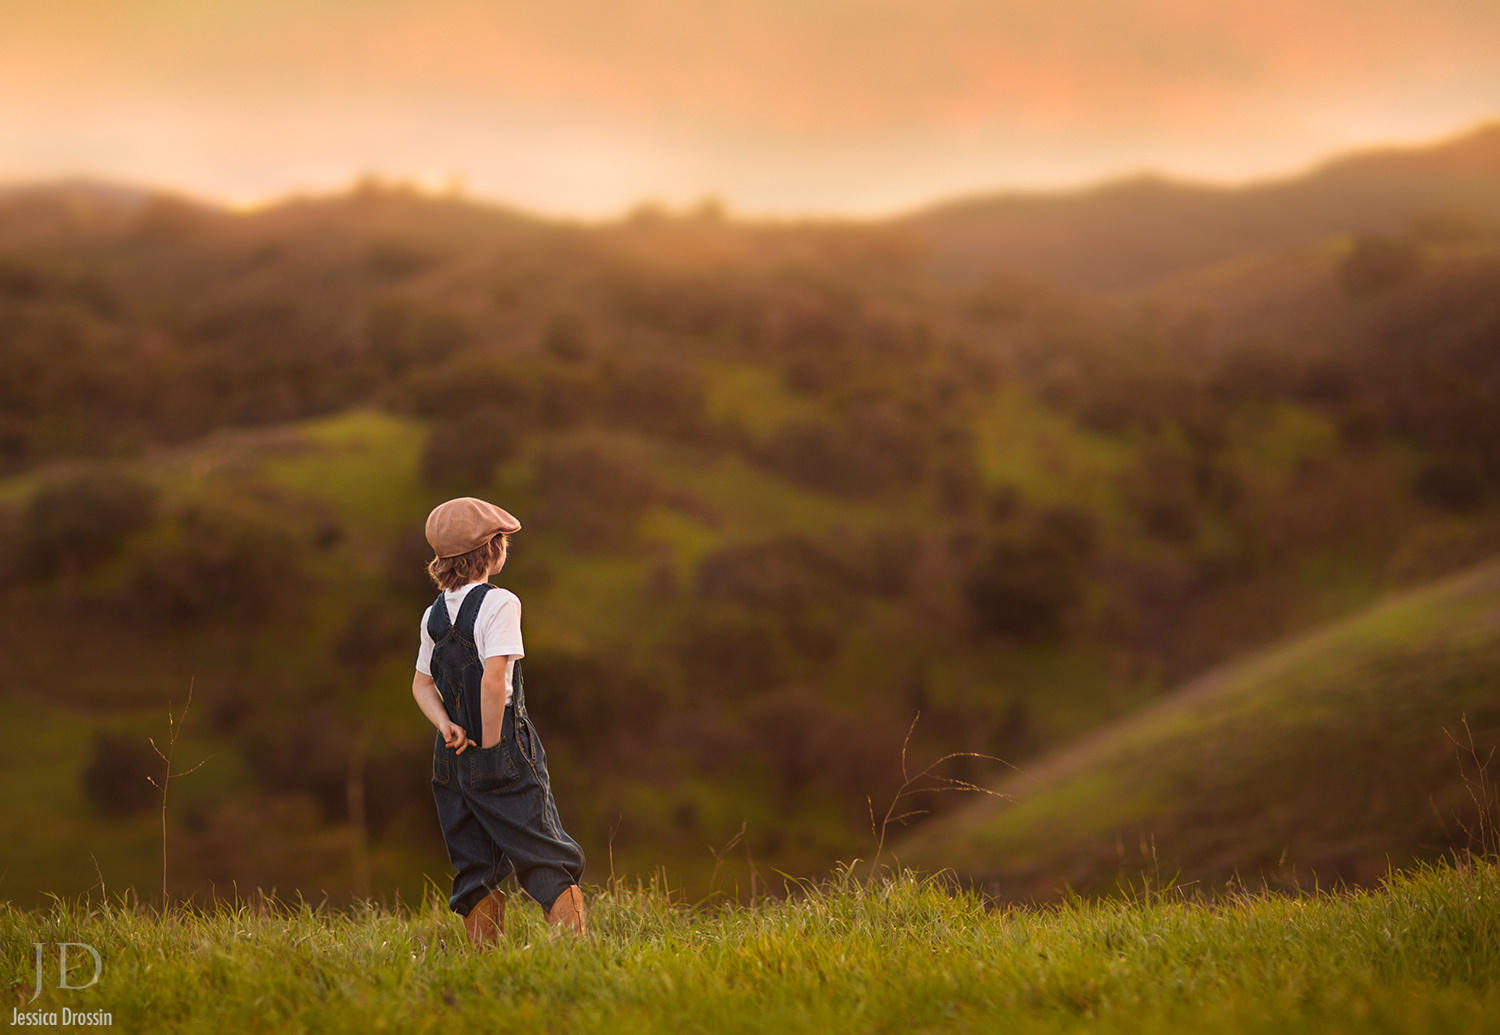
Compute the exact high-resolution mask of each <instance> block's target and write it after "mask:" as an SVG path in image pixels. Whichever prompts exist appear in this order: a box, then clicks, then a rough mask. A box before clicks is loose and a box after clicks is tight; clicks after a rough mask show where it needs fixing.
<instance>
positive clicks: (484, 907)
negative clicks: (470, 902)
mask: <svg viewBox="0 0 1500 1035" xmlns="http://www.w3.org/2000/svg"><path fill="white" fill-rule="evenodd" d="M464 931H465V932H466V933H467V934H468V936H469V944H470V945H472V946H474V948H476V949H483V948H487V947H488V946H491V945H494V944H496V943H497V942H499V941H500V938H501V936H502V935H504V934H505V892H503V891H501V890H500V889H499V888H496V889H495V890H494V891H491V892H490V893H489V894H488V895H486V896H485V897H484V898H482V899H480V900H479V902H478V904H477V905H475V907H474V908H473V909H471V910H469V914H468V915H467V916H465V917H464Z"/></svg>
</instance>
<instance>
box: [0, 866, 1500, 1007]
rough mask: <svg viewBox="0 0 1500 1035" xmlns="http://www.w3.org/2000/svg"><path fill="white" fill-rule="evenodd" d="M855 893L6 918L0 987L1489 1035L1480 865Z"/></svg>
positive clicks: (100, 909)
mask: <svg viewBox="0 0 1500 1035" xmlns="http://www.w3.org/2000/svg"><path fill="white" fill-rule="evenodd" d="M853 872H854V867H853V866H852V865H851V866H849V867H845V868H841V869H840V870H839V871H838V872H837V873H836V874H835V875H834V876H832V877H830V878H828V879H826V880H824V881H822V882H820V883H817V884H811V883H806V884H801V885H799V886H797V887H795V888H789V890H790V891H792V893H791V894H789V895H787V896H786V897H784V898H764V899H761V900H759V901H757V902H755V903H752V904H748V905H746V904H726V903H718V902H705V903H699V904H697V905H696V906H691V907H690V906H688V905H686V904H685V903H683V902H681V901H678V900H677V899H676V898H675V895H674V893H673V892H672V891H671V890H670V889H668V888H666V886H665V885H664V884H662V883H660V882H656V881H653V882H650V883H644V882H641V881H637V882H636V883H635V884H634V885H633V886H626V885H624V884H623V883H616V884H615V885H614V886H613V887H609V888H600V887H595V888H590V889H588V890H589V902H590V905H591V914H590V927H591V931H590V937H589V939H588V940H587V941H586V942H585V943H583V944H578V943H574V942H572V941H571V940H569V939H567V938H566V937H565V936H559V935H557V934H556V932H554V931H553V930H552V929H549V928H547V927H546V926H545V925H544V924H543V922H542V920H541V917H540V913H539V911H538V910H537V908H536V906H535V905H534V904H533V903H531V902H530V901H529V900H522V899H518V898H517V897H512V899H511V903H510V905H511V908H510V909H509V910H508V912H507V925H508V931H507V935H506V938H505V940H504V941H503V943H502V945H501V946H500V947H499V948H498V949H497V950H495V951H492V952H488V953H473V952H471V951H469V950H468V949H467V947H466V946H465V944H464V942H463V933H462V929H461V926H460V924H459V922H458V920H457V918H456V917H454V916H453V915H452V914H450V913H448V912H447V911H446V909H445V907H444V906H443V905H442V904H441V903H440V902H439V901H438V900H437V899H436V898H435V897H431V898H429V899H428V900H426V901H424V902H422V903H421V904H418V905H415V906H408V907H401V906H397V907H395V908H384V907H380V906H375V905H365V906H363V907H360V908H356V909H353V910H348V911H333V910H329V909H327V908H324V907H322V906H318V905H312V904H308V903H297V904H294V905H287V904H284V903H278V902H275V901H274V900H270V899H265V898H262V899H258V900H255V901H252V902H251V903H249V904H243V905H239V906H233V907H230V906H222V907H219V908H217V909H212V910H193V909H187V908H176V909H172V910H170V911H167V912H166V913H165V914H161V913H156V912H152V911H150V910H144V909H141V908H138V907H135V906H134V905H133V904H132V903H131V902H130V901H128V900H123V899H113V900H109V901H105V902H98V901H93V900H88V899H79V900H74V901H66V900H61V899H59V900H57V901H56V903H55V905H54V906H53V907H52V908H50V909H48V910H45V911H37V912H25V911H20V910H17V909H15V908H12V907H9V906H4V905H0V948H3V959H4V964H3V965H4V967H5V970H4V972H3V973H0V981H3V982H4V984H5V987H7V988H9V989H10V991H11V999H12V1003H13V1004H16V1005H17V1006H18V1007H20V1008H24V1009H28V1010H34V1009H43V1010H55V1011H61V1010H62V1009H63V1008H64V1007H69V1008H71V1009H74V1010H108V1011H109V1012H110V1014H111V1017H112V1020H113V1030H116V1031H124V1032H135V1031H190V1032H191V1031H212V1032H222V1031H243V1030H256V1031H260V1030H288V1031H319V1032H322V1031H360V1032H363V1031H438V1030H464V1029H468V1030H481V1031H484V1030H494V1029H495V1028H497V1027H499V1026H501V1025H504V1026H505V1027H506V1028H508V1029H515V1030H534V1029H538V1028H545V1029H548V1030H567V1031H573V1032H591V1031H608V1032H610V1033H611V1035H622V1033H629V1032H647V1031H660V1030H664V1029H671V1030H674V1031H678V1032H751V1031H775V1032H796V1031H871V1032H884V1031H892V1032H895V1031H900V1032H907V1031H935V1030H943V1031H1018V1032H1052V1031H1071V1030H1088V1031H1093V1032H1147V1031H1149V1032H1170V1031H1193V1032H1202V1031H1205V1030H1211V1031H1223V1032H1271V1031H1275V1032H1299V1031H1317V1032H1328V1031H1391V1032H1396V1031H1467V1032H1494V1031H1500V866H1497V865H1496V861H1495V860H1494V859H1487V860H1477V861H1476V860H1469V861H1467V862H1465V863H1463V864H1462V865H1450V864H1424V865H1422V866H1420V867H1418V868H1416V869H1414V870H1411V871H1406V872H1400V871H1398V872H1392V873H1390V874H1389V875H1388V876H1387V879H1386V880H1385V881H1384V882H1383V883H1382V885H1381V887H1379V888H1378V889H1374V890H1367V891H1358V892H1340V893H1327V892H1314V893H1304V894H1301V895H1297V896H1278V895H1273V894H1265V893H1260V894H1251V893H1247V892H1240V893H1237V894H1233V895H1230V896H1227V897H1224V898H1220V899H1217V900H1212V901H1209V900H1202V901H1194V900H1190V899H1189V898H1187V897H1186V896H1183V895H1171V894H1168V895H1165V896H1163V895H1159V894H1144V893H1142V894H1136V895H1133V896H1128V897H1116V898H1111V899H1105V900H1100V901H1093V902H1087V901H1084V900H1081V899H1076V898H1075V899H1071V900H1069V901H1066V902H1063V903H1060V904H1057V905H1053V906H1046V907H1003V908H998V907H995V906H994V904H993V903H991V902H988V901H987V900H985V899H984V898H983V897H981V896H979V895H978V894H976V893H973V892H968V891H960V890H957V889H955V888H954V887H953V886H952V885H951V882H949V881H947V880H945V879H943V875H934V876H921V875H918V874H916V873H914V872H913V871H899V870H898V871H896V872H887V873H885V874H884V875H883V876H882V877H881V878H880V879H878V880H876V881H873V882H869V883H865V882H862V881H860V880H859V879H857V878H856V877H854V876H853ZM60 941H75V942H78V941H81V942H86V943H88V944H90V945H93V946H95V947H96V948H97V949H98V950H99V952H100V954H101V958H102V960H103V964H104V968H103V973H102V977H101V979H100V980H99V982H98V983H97V984H96V985H95V986H93V987H91V988H88V989H86V990H83V991H62V990H58V989H56V988H52V987H46V988H44V990H43V992H42V994H41V996H40V998H38V999H37V1000H36V1002H35V1003H32V1004H30V1005H29V1006H28V1005H26V1003H25V1000H27V999H29V997H30V996H31V991H32V988H33V985H34V982H35V976H34V969H33V968H34V958H35V957H34V955H33V953H34V949H33V945H34V944H35V943H37V942H42V943H45V944H49V945H50V943H56V942H60ZM52 951H53V952H54V955H52V956H49V957H47V961H48V963H49V965H50V967H51V968H55V965H56V962H55V950H52ZM89 969H90V967H89V965H88V964H87V962H84V963H83V964H82V965H81V967H80V968H79V972H78V974H77V976H76V977H75V978H74V980H75V983H76V982H81V981H82V980H85V979H86V978H87V974H88V971H89ZM48 973H49V974H51V973H55V970H53V969H49V971H48ZM50 983H51V982H50V981H49V982H48V984H50Z"/></svg>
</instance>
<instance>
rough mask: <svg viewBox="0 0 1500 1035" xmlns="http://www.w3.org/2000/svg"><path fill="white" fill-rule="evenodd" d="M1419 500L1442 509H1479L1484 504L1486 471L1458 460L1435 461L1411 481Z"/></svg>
mask: <svg viewBox="0 0 1500 1035" xmlns="http://www.w3.org/2000/svg"><path fill="white" fill-rule="evenodd" d="M1412 491H1413V492H1414V493H1415V494H1416V496H1417V498H1418V499H1420V500H1422V501H1424V502H1426V503H1431V504H1432V505H1433V506H1436V507H1441V508H1442V509H1443V510H1450V511H1455V512H1464V511H1472V510H1478V509H1479V507H1481V506H1482V505H1483V504H1484V494H1485V479H1484V472H1483V470H1482V469H1481V468H1480V467H1479V466H1478V465H1477V464H1473V463H1465V462H1464V461H1462V460H1458V459H1442V460H1435V461H1433V462H1432V463H1429V464H1427V465H1426V466H1424V467H1423V468H1422V469H1421V470H1420V471H1418V472H1417V476H1416V478H1415V479H1414V480H1413V482H1412Z"/></svg>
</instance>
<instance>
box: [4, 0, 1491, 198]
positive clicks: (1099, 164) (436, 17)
mask: <svg viewBox="0 0 1500 1035" xmlns="http://www.w3.org/2000/svg"><path fill="white" fill-rule="evenodd" d="M0 17H3V23H0V24H3V26H4V28H3V33H0V179H3V180H17V179H29V178H33V177H40V176H49V175H55V174H61V173H88V174H95V175H103V176H109V177H117V178H120V179H123V180H128V181H131V182H142V183H149V184H158V185H162V186H169V187H176V188H179V189H182V190H186V191H188V192H190V193H194V194H198V195H203V196H208V197H214V198H222V199H225V200H230V201H234V202H237V203H251V202H256V201H263V200H267V199H271V198H275V197H278V196H282V195H285V194H287V193H290V192H293V191H298V190H301V191H315V192H322V191H329V190H338V189H342V188H343V187H344V186H346V185H347V184H348V183H349V182H350V181H351V180H353V179H354V178H355V177H356V176H358V175H359V174H361V173H363V172H367V171H368V172H376V173H379V174H382V175H386V176H391V177H409V178H415V179H418V180H419V181H421V182H423V183H427V184H430V185H432V186H434V187H436V186H438V185H440V184H443V183H446V182H447V181H448V180H449V178H450V177H452V176H457V177H460V178H461V179H462V182H463V184H464V187H465V189H466V190H467V191H468V192H469V193H470V194H473V195H478V196H483V197H489V198H495V199H499V200H502V201H505V202H508V203H511V204H514V205H518V206H520V207H523V208H526V209H529V210H532V211H535V212H539V213H544V214H549V215H576V216H583V217H598V216H609V215H614V214H618V213H619V212H620V211H622V210H624V209H626V208H628V207H629V206H630V205H631V204H633V203H635V202H636V201H639V200H641V199H643V198H656V199H660V200H661V201H663V202H665V203H666V204H668V205H671V206H673V207H677V206H680V205H686V204H689V203H691V202H693V201H694V200H696V199H697V198H699V197H701V196H703V195H706V194H714V195H717V196H719V197H721V198H723V199H724V200H725V201H726V202H727V203H728V206H729V208H730V210H731V211H732V212H734V213H736V214H744V215H760V214H776V215H792V214H801V213H839V214H851V215H876V214H883V213H888V212H894V211H900V210H903V209H908V208H912V207H916V206H918V205H920V204H923V203H925V202H928V201H931V200H934V199H938V198H943V197H948V196H952V195H956V194H962V193H968V192H972V191H983V190H992V189H999V188H1003V187H1031V186H1044V185H1071V184H1077V183H1081V182H1087V181H1092V180H1097V179H1100V178H1104V177H1108V176H1112V175H1117V174H1120V173H1125V172H1131V171H1137V170H1140V169H1142V168H1148V167H1149V168H1155V169H1159V170H1163V171H1166V172H1169V173H1174V174H1178V175H1184V176H1192V177H1199V178H1208V179H1215V180H1240V179H1245V178H1249V177H1255V176H1262V175H1268V174H1278V173H1283V172H1287V171H1292V170H1295V169H1297V168H1299V167H1301V166H1304V165H1305V164H1307V163H1309V162H1311V161H1313V160H1315V159H1318V158H1320V157H1323V156H1325V155H1327V154H1329V153H1331V152H1335V151H1339V150H1342V149H1345V148H1348V147H1350V146H1355V145H1361V144H1366V143H1371V142H1377V141H1420V140H1426V139H1431V138H1435V137H1441V136H1445V135H1449V134H1451V133H1453V132H1455V131H1458V130H1461V129H1463V128H1465V127H1467V126H1469V125H1471V124H1473V123H1475V122H1478V121H1481V120H1487V119H1493V118H1496V117H1500V0H1417V2H1404V0H1253V2H1246V0H1052V2H1051V3H1043V2H1042V0H753V2H752V0H675V2H672V0H538V2H532V3H514V2H505V0H490V2H484V3H476V2H471V0H425V2H421V3H414V2H408V0H156V2H151V3H145V2H137V3H121V2H111V0H0Z"/></svg>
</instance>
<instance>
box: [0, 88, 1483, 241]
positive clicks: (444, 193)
mask: <svg viewBox="0 0 1500 1035" xmlns="http://www.w3.org/2000/svg"><path fill="white" fill-rule="evenodd" d="M1497 131H1500V114H1496V115H1494V116H1489V117H1486V118H1483V119H1480V120H1478V121H1476V122H1468V123H1466V124H1465V125H1464V126H1463V127H1462V128H1457V129H1452V130H1448V131H1446V132H1444V133H1441V134H1437V135H1429V136H1424V137H1420V138H1404V139H1389V138H1387V139H1383V140H1376V141H1370V142H1368V143H1364V144H1356V145H1352V146H1349V147H1345V148H1341V149H1335V150H1330V151H1328V152H1325V153H1324V154H1323V155H1321V156H1320V157H1316V158H1312V159H1310V160H1306V161H1303V162H1301V163H1298V164H1296V165H1290V166H1286V167H1283V168H1282V169H1281V170H1279V171H1268V172H1259V173H1252V174H1249V175H1247V176H1243V177H1238V178H1223V177H1214V176H1194V175H1186V174H1179V173H1175V172H1172V171H1170V170H1167V169H1163V168H1162V167H1160V166H1154V165H1137V166H1133V167H1126V168H1122V169H1120V170H1118V171H1116V172H1112V173H1105V174H1102V175H1098V176H1092V177H1089V178H1086V179H1079V180H1074V181H1070V182H1060V183H1053V184H1042V183H1032V184H1026V183H1012V184H1001V185H997V186H993V187H976V188H974V189H972V190H966V191H957V192H952V193H948V194H945V195H941V196H937V197H932V198H929V199H927V200H925V201H919V202H915V203H913V204H909V205H905V206H902V207H899V208H896V209H891V210H888V211H885V212H880V213H865V214H856V213H842V212H834V211H827V210H822V211H812V210H809V211H802V212H780V211H761V212H749V211H744V210H740V209H736V208H735V207H734V206H733V203H732V202H731V201H730V200H729V199H727V198H726V197H724V195H723V194H722V193H720V192H718V191H715V190H705V191H703V192H701V193H700V194H699V195H698V196H697V197H696V198H694V199H693V200H692V201H690V202H686V203H679V204H676V205H674V204H671V203H669V202H667V201H664V200H663V199H661V198H659V197H655V196H642V197H639V198H636V199H635V200H632V201H629V202H627V203H625V204H624V205H623V206H622V207H621V208H619V209H618V210H616V211H615V212H614V213H612V214H608V215H585V214H582V213H567V212H550V211H547V210H545V209H540V208H535V207H528V206H525V205H522V204H519V203H517V202H515V201H513V200H510V199H507V198H505V197H503V196H498V195H493V194H489V193H477V192H473V191H470V190H469V189H468V188H467V187H466V186H463V183H464V177H463V175H462V174H459V173H456V172H450V173H448V174H447V175H446V177H445V178H444V180H445V184H446V185H443V186H434V185H433V184H432V183H431V182H424V180H429V178H427V177H423V176H421V175H414V174H400V173H391V172H385V171H380V170H373V169H363V170H357V171H354V172H352V173H351V174H350V175H349V177H348V179H347V180H346V181H345V182H344V184H343V186H341V187H337V188H316V187H292V188H290V189H287V190H284V191H280V192H277V193H274V194H270V195H266V196H265V197H262V198H257V199H253V200H249V201H237V200H235V199H233V198H223V197H217V196H214V195H212V194H208V193H205V192H203V191H201V190H199V189H197V188H191V187H185V186H179V185H173V184H171V183H168V182H163V181H156V182H145V181H141V180H137V179H129V178H121V177H117V176H111V175H110V174H109V173H107V172H102V171H97V170H95V171H88V170H75V171H70V172H57V173H54V174H51V175H48V176H31V177H25V178H10V177H5V176H0V192H15V191H24V190H28V189H30V190H35V189H45V188H47V187H61V186H66V185H69V184H76V185H92V186H97V187H104V188H114V189H117V190H123V191H132V192H135V193H138V194H141V195H148V196H149V195H157V196H161V195H166V196H169V197H173V198H177V199H179V200H183V201H187V202H189V203H191V204H195V205H198V206H199V207H204V208H213V209H218V210H221V211H223V212H227V213H230V214H233V215H245V216H248V215H255V214H257V213H260V212H265V211H270V210H273V209H276V208H280V207H282V206H285V205H289V204H298V203H307V202H317V201H327V200H332V199H335V198H340V197H345V196H348V195H350V194H352V193H354V192H356V191H357V190H359V189H360V187H361V185H362V184H365V183H369V182H373V183H375V184H378V185H380V186H381V187H383V188H385V189H388V190H395V191H400V192H405V193H410V194H414V195H416V196H418V197H422V198H426V199H430V200H438V201H441V200H448V201H462V202H466V203H468V204H471V205H478V206H481V207H486V208H492V209H498V210H502V211H507V212H510V213H513V214H517V215H521V216H524V217H526V218H528V219H531V220H533V221H537V222H545V223H559V224H565V225H584V226H592V227H603V226H610V225H614V224H619V223H625V222H629V221H631V220H632V219H634V218H638V217H639V215H640V214H641V213H642V212H655V213H657V214H659V215H660V216H661V217H662V218H665V219H690V218H693V217H694V215H695V214H697V213H700V212H702V211H704V210H705V208H706V207H709V206H712V207H713V208H715V209H717V210H718V212H719V213H720V215H721V218H722V220H723V221H724V222H726V223H741V224H756V223H758V224H784V223H808V222H815V223H842V224H861V225H863V224H879V223H884V222H895V221H900V220H903V219H910V218H912V217H914V216H917V215H921V214H923V213H925V212H929V211H932V210H934V209H939V208H944V207H948V206H951V205H959V204H965V203H970V202H976V201H983V200H999V199H1002V198H1006V199H1023V198H1048V197H1066V196H1077V195H1087V194H1092V193H1097V192H1099V191H1103V190H1108V189H1110V188H1113V187H1118V186H1121V185H1124V184H1129V183H1134V182H1140V181H1158V182H1162V183H1165V184H1170V185H1173V186H1178V187H1185V188H1196V189H1203V190H1218V191H1226V192H1235V191H1242V190H1252V189H1255V188H1257V187H1266V186H1272V185H1275V184H1280V183H1288V182H1293V181H1295V180H1298V179H1302V178H1304V177H1308V176H1312V175H1315V174H1317V173H1319V172H1321V171H1323V170H1325V169H1327V168H1329V167H1330V166H1334V165H1338V164H1340V163H1342V162H1346V161H1350V160H1354V159H1359V158H1366V157H1373V156H1376V155H1382V154H1387V155H1388V154H1400V153H1411V152H1422V151H1431V150H1437V149H1440V148H1442V147H1445V146H1451V145H1453V144H1457V143H1459V142H1461V141H1463V140H1466V139H1469V138H1472V137H1479V136H1483V135H1485V134H1486V133H1491V132H1497ZM455 185H456V186H455Z"/></svg>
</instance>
